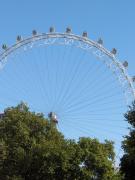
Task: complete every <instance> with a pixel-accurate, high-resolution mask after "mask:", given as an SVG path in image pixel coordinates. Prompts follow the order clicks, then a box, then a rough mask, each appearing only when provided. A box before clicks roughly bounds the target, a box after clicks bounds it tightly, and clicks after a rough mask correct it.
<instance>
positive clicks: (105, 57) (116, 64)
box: [0, 28, 135, 104]
mask: <svg viewBox="0 0 135 180" xmlns="http://www.w3.org/2000/svg"><path fill="white" fill-rule="evenodd" d="M40 40H44V43H45V44H54V43H58V44H64V45H75V46H76V47H78V48H81V49H83V50H86V51H89V52H90V53H91V52H92V53H94V54H95V55H96V56H97V57H98V58H99V59H100V60H102V61H103V63H105V65H107V67H108V68H110V70H111V71H112V72H113V73H114V74H116V77H117V78H118V80H119V82H120V85H121V86H122V87H123V88H124V93H125V97H126V100H127V104H130V103H131V102H132V101H133V100H134V99H135V88H134V85H133V82H134V77H133V78H132V77H130V76H129V75H128V73H127V69H126V67H127V63H126V64H125V63H122V62H120V61H119V60H118V59H117V58H116V57H115V54H116V53H113V52H114V51H115V49H113V50H112V51H111V52H110V51H108V50H107V49H106V48H104V47H103V45H102V43H100V41H99V42H95V41H93V40H91V39H89V38H88V37H87V33H86V32H84V33H83V36H79V35H75V34H72V33H71V30H70V29H69V28H67V30H66V33H58V32H54V29H53V28H50V33H42V34H37V32H36V31H33V36H32V37H28V38H26V39H22V38H21V36H17V42H16V44H14V45H12V46H10V47H8V48H7V46H6V45H3V49H4V50H5V51H4V52H1V54H0V67H1V68H3V66H4V65H5V63H6V57H7V56H8V55H10V54H12V53H13V52H14V51H16V50H17V49H18V48H20V47H22V46H26V45H27V48H32V46H33V45H34V43H35V42H36V41H40Z"/></svg>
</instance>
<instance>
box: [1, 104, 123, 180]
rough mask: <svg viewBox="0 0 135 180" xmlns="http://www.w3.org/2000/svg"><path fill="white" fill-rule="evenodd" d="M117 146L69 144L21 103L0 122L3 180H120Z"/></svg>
mask: <svg viewBox="0 0 135 180" xmlns="http://www.w3.org/2000/svg"><path fill="white" fill-rule="evenodd" d="M118 179H120V178H119V176H118V173H117V172H116V171H115V169H114V151H113V143H112V142H110V141H105V142H104V143H100V142H99V141H98V140H97V139H91V138H80V139H79V141H78V142H76V141H74V140H67V139H65V138H64V136H63V135H62V134H61V133H60V132H58V130H57V128H56V127H55V125H54V124H53V123H52V122H51V121H49V120H48V119H45V118H44V116H43V115H42V114H36V113H34V112H30V111H29V109H28V107H27V106H26V105H25V104H24V103H21V104H19V105H18V106H17V107H12V108H8V109H6V110H5V113H4V117H3V118H2V119H1V120H0V180H118Z"/></svg>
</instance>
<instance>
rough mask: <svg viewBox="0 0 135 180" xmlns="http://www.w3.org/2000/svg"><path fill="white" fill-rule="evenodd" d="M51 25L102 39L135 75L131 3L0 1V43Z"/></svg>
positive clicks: (102, 0)
mask: <svg viewBox="0 0 135 180" xmlns="http://www.w3.org/2000/svg"><path fill="white" fill-rule="evenodd" d="M51 25H54V26H55V27H56V29H57V30H58V31H64V30H65V27H66V26H67V25H70V26H71V27H72V28H73V31H74V32H75V33H79V34H80V33H81V32H82V31H83V30H87V31H88V32H89V36H90V37H91V38H92V39H97V38H98V37H102V38H103V39H104V42H105V47H107V48H108V49H109V48H112V47H116V48H117V49H118V52H119V57H120V59H127V60H128V61H129V71H130V74H133V75H134V74H135V68H134V66H135V50H134V47H135V46H134V42H135V1H134V0H124V1H123V0H67V1H66V0H57V1H56V0H23V1H21V0H12V1H9V0H0V43H3V42H6V43H9V44H10V43H13V42H14V40H15V37H16V35H17V34H22V35H24V36H25V35H28V34H29V33H31V30H32V29H33V28H36V29H38V30H39V31H41V32H46V31H48V27H49V26H51Z"/></svg>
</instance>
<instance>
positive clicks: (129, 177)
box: [120, 102, 135, 180]
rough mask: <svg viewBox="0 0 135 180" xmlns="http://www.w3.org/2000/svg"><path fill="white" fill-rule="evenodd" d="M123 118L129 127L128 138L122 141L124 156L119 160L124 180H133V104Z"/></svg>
mask: <svg viewBox="0 0 135 180" xmlns="http://www.w3.org/2000/svg"><path fill="white" fill-rule="evenodd" d="M125 118H126V120H127V121H128V123H129V124H130V125H131V128H130V132H129V135H128V136H125V140H124V141H123V146H122V147H123V149H124V152H125V154H124V155H123V157H122V158H121V165H120V166H121V168H120V169H121V171H122V172H123V174H124V179H125V180H133V179H135V102H134V103H133V106H131V107H130V110H129V111H128V112H127V113H126V114H125Z"/></svg>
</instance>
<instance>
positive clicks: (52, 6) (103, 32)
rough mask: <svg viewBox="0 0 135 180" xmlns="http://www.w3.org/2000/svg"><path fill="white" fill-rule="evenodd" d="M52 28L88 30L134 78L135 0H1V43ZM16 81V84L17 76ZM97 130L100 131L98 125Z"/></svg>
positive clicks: (79, 31)
mask: <svg viewBox="0 0 135 180" xmlns="http://www.w3.org/2000/svg"><path fill="white" fill-rule="evenodd" d="M50 26H55V28H56V31H58V32H64V31H65V28H66V27H67V26H71V27H72V29H73V32H74V33H76V34H81V33H82V31H84V30H86V31H88V34H89V37H90V38H91V39H93V40H97V39H98V37H102V38H103V40H104V46H105V47H106V48H107V49H110V50H111V48H113V47H115V48H116V49H118V57H119V59H120V60H121V61H123V60H127V61H128V62H129V68H128V69H129V70H128V71H129V74H130V75H135V50H134V49H135V45H134V42H135V1H134V0H68V1H66V0H53V1H52V0H12V1H10V0H0V44H2V43H6V44H9V45H11V44H13V43H15V39H16V36H17V35H22V36H24V37H25V36H26V37H27V36H28V35H30V34H31V31H32V30H33V29H37V30H38V31H39V32H47V31H48V29H49V27H50ZM48 51H49V50H48ZM86 59H87V58H86ZM55 63H56V62H55ZM56 64H57V63H56ZM11 66H12V64H11ZM13 67H14V65H13ZM55 67H56V66H55ZM7 71H8V67H7ZM31 73H32V72H31ZM5 74H6V69H5ZM1 77H2V76H1ZM3 77H5V75H3ZM13 80H14V81H16V82H17V79H16V77H13ZM22 80H23V79H22ZM3 81H4V80H3ZM0 83H2V80H1V82H0ZM20 88H21V85H20ZM7 90H8V88H7ZM1 91H2V90H1ZM8 95H9V94H8ZM3 98H4V96H3ZM16 98H17V96H16ZM104 107H105V108H106V106H104ZM41 109H42V108H41ZM81 115H82V114H81ZM81 117H82V116H81ZM113 117H115V116H113ZM70 123H72V122H70ZM103 123H104V125H105V122H103ZM118 124H119V125H121V122H119V123H118ZM112 125H114V127H113V126H112V131H115V126H117V124H115V123H114V124H112ZM80 126H81V124H80ZM67 127H68V126H67ZM106 127H107V126H106ZM106 127H105V128H106ZM86 128H87V127H86ZM66 130H67V129H66ZM94 130H95V131H96V130H97V131H98V128H97V125H96V127H95V129H94ZM117 130H118V131H119V129H117ZM67 131H68V130H67ZM91 132H92V128H91ZM122 132H125V131H123V130H122ZM98 133H99V132H97V134H98ZM69 134H70V132H69ZM69 134H68V135H69ZM112 134H113V133H112ZM98 136H100V134H98ZM115 138H117V135H115ZM118 138H119V137H118ZM117 151H118V150H117Z"/></svg>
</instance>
